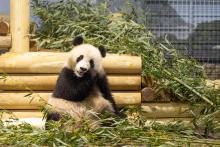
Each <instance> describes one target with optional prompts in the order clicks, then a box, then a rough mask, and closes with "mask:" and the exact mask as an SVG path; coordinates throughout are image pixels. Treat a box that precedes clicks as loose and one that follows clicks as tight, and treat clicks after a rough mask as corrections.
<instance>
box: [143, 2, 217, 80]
mask: <svg viewBox="0 0 220 147" xmlns="http://www.w3.org/2000/svg"><path fill="white" fill-rule="evenodd" d="M142 8H144V10H145V11H146V12H147V13H148V17H147V22H148V23H149V25H150V29H151V30H152V31H153V32H155V34H156V36H157V37H158V38H164V36H165V35H166V36H167V38H168V39H169V40H170V41H171V42H172V44H173V45H174V46H175V48H177V49H178V51H180V52H181V53H183V54H185V55H186V56H191V57H194V58H195V59H197V60H198V61H200V62H201V63H203V64H204V66H205V68H206V73H207V76H208V78H210V79H217V78H218V79H219V78H220V0H145V1H143V5H142Z"/></svg>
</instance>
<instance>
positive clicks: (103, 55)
mask: <svg viewBox="0 0 220 147" xmlns="http://www.w3.org/2000/svg"><path fill="white" fill-rule="evenodd" d="M98 49H99V51H100V53H101V55H102V57H103V58H104V57H105V56H106V48H105V47H104V46H99V48H98Z"/></svg>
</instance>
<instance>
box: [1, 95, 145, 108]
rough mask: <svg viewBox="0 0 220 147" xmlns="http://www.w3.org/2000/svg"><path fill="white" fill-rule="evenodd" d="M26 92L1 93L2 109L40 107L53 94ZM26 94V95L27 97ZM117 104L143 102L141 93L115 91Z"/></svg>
mask: <svg viewBox="0 0 220 147" xmlns="http://www.w3.org/2000/svg"><path fill="white" fill-rule="evenodd" d="M27 94H28V93H25V92H7V93H0V108H1V109H39V106H42V105H44V104H45V103H46V102H47V100H48V98H49V97H50V96H51V93H49V92H41V93H34V94H32V95H29V96H26V95H27ZM25 96H26V97H25ZM113 96H114V97H115V101H116V104H118V105H138V104H141V94H140V93H138V92H113Z"/></svg>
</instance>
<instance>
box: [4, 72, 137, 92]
mask: <svg viewBox="0 0 220 147" xmlns="http://www.w3.org/2000/svg"><path fill="white" fill-rule="evenodd" d="M108 80H109V84H110V87H111V90H140V89H141V76H138V75H137V76H133V75H131V76H129V75H128V76H127V75H125V76H122V75H109V76H108ZM56 81H57V75H47V74H46V75H36V74H35V75H9V76H8V77H7V78H6V80H0V90H29V89H31V90H42V91H43V90H53V89H54V87H55V84H56Z"/></svg>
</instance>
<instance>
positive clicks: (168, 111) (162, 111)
mask: <svg viewBox="0 0 220 147" xmlns="http://www.w3.org/2000/svg"><path fill="white" fill-rule="evenodd" d="M141 108H142V110H143V115H144V117H146V118H185V117H188V118H190V117H193V115H192V114H191V113H190V112H189V111H188V110H189V109H190V105H189V104H184V103H142V106H141ZM196 111H197V112H199V111H200V109H199V108H198V109H197V110H196ZM197 112H195V113H197Z"/></svg>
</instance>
